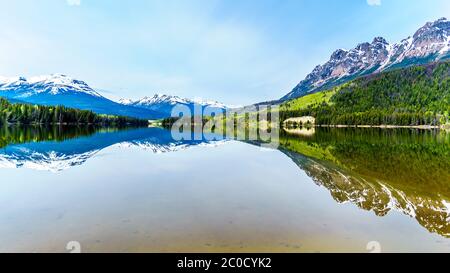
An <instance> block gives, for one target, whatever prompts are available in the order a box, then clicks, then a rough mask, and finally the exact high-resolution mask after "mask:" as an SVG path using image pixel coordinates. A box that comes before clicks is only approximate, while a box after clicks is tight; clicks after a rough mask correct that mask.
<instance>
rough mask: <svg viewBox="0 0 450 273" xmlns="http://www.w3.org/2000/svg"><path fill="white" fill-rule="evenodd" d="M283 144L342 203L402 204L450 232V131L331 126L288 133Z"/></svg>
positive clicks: (425, 222)
mask: <svg viewBox="0 0 450 273" xmlns="http://www.w3.org/2000/svg"><path fill="white" fill-rule="evenodd" d="M280 143H281V148H280V150H281V151H282V152H283V153H285V154H286V155H287V156H289V157H290V158H291V159H292V160H293V161H294V162H295V163H296V164H297V165H298V166H299V167H300V168H301V169H303V170H304V171H305V172H306V173H307V174H308V176H310V177H311V178H312V179H313V180H314V182H315V183H316V184H317V185H320V186H323V187H325V188H327V189H328V190H329V191H330V193H331V195H332V197H333V198H334V199H335V200H336V201H337V202H339V203H344V202H351V203H353V204H355V205H357V206H358V207H360V208H362V209H364V210H370V211H373V212H374V213H375V214H376V215H378V216H385V215H387V214H388V213H389V211H391V210H398V211H401V212H402V213H404V214H406V215H409V216H411V217H413V218H415V219H416V220H417V221H418V222H419V223H420V224H421V225H422V226H423V227H425V228H426V229H428V230H429V231H430V232H433V233H438V234H440V235H442V236H444V237H447V238H450V134H448V133H445V132H442V131H441V132H440V131H420V130H409V129H399V130H383V129H351V128H339V129H338V128H333V129H324V128H320V129H316V130H315V133H314V134H312V135H307V134H304V135H303V136H302V135H300V134H296V135H290V134H285V135H284V136H282V137H281V138H280Z"/></svg>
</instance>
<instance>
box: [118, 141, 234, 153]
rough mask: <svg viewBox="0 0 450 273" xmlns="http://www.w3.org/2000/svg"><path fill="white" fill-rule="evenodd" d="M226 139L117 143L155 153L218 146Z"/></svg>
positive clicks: (120, 146) (120, 145)
mask: <svg viewBox="0 0 450 273" xmlns="http://www.w3.org/2000/svg"><path fill="white" fill-rule="evenodd" d="M226 142H227V141H226V140H217V141H208V142H203V143H198V144H187V143H183V142H178V143H177V142H175V143H169V144H164V145H162V144H155V143H152V142H149V141H131V142H122V143H119V144H117V145H116V146H117V147H119V148H139V149H142V150H146V151H152V152H153V153H155V154H164V153H170V152H178V151H182V150H186V149H189V148H191V147H194V146H195V147H218V146H220V145H223V144H225V143H226Z"/></svg>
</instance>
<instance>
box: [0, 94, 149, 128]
mask: <svg viewBox="0 0 450 273" xmlns="http://www.w3.org/2000/svg"><path fill="white" fill-rule="evenodd" d="M11 123H14V124H98V125H128V124H130V125H146V124H148V121H145V120H139V119H135V118H128V117H119V116H107V115H98V114H95V113H93V112H92V111H84V110H78V109H73V108H67V107H64V106H40V105H32V104H24V103H10V102H9V101H7V100H5V99H2V98H0V124H11Z"/></svg>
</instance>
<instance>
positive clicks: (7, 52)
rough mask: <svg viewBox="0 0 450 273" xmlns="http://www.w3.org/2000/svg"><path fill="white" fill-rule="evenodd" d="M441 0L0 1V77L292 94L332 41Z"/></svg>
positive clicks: (343, 41)
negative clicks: (62, 78)
mask: <svg viewBox="0 0 450 273" xmlns="http://www.w3.org/2000/svg"><path fill="white" fill-rule="evenodd" d="M449 3H450V1H448V0H424V1H419V0H417V1H409V0H345V1H332V0H327V1H325V0H309V1H301V0H179V1H171V0H164V1H163V0H159V1H150V0H145V1H144V0H142V1H140V0H133V1H122V0H121V1H119V0H14V1H11V0H8V1H6V0H0V9H1V10H2V16H0V37H1V43H0V75H2V76H19V75H21V76H33V75H43V74H51V73H64V74H67V75H70V76H72V77H75V78H78V79H81V80H85V81H87V82H88V84H89V85H91V86H92V87H95V88H98V89H101V90H104V94H105V95H106V96H108V97H111V98H118V97H129V98H139V97H142V96H145V95H148V96H150V95H153V94H154V93H167V94H173V95H179V96H182V97H188V98H200V97H201V98H205V99H215V100H218V101H221V102H224V103H227V104H233V105H243V104H248V103H253V102H259V101H264V100H270V99H276V98H279V97H281V96H283V95H284V94H286V93H287V92H289V91H290V90H291V89H292V88H293V87H294V86H295V85H296V84H297V83H298V82H299V81H300V80H302V79H303V78H304V77H305V76H306V74H307V73H309V72H310V71H311V70H312V69H313V68H314V66H315V65H317V64H319V63H323V62H325V61H327V59H328V58H329V56H330V55H331V53H332V52H333V51H334V50H335V49H337V48H352V47H354V46H355V45H356V44H357V43H360V42H364V41H371V40H372V39H373V37H375V36H383V37H385V38H386V39H387V40H388V41H390V42H397V41H399V40H401V39H403V38H406V37H407V36H409V35H412V34H413V33H414V31H415V30H416V29H418V28H419V27H420V26H422V25H424V24H425V22H427V21H433V20H436V19H438V18H440V17H447V18H448V17H450V4H449Z"/></svg>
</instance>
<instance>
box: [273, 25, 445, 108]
mask: <svg viewBox="0 0 450 273" xmlns="http://www.w3.org/2000/svg"><path fill="white" fill-rule="evenodd" d="M449 49H450V21H448V20H447V19H446V18H441V19H439V20H437V21H435V22H429V23H426V24H425V26H423V27H421V28H420V29H419V30H418V31H417V32H416V33H415V34H414V35H413V36H412V37H408V38H406V39H404V40H402V41H401V42H400V43H396V44H389V43H388V42H387V41H386V40H385V39H384V38H382V37H377V38H375V39H374V40H373V41H372V43H362V44H359V45H358V46H357V47H356V48H354V49H351V50H345V49H338V50H336V51H335V52H334V53H333V54H332V55H331V58H330V60H329V61H328V62H327V63H325V64H323V65H318V66H316V68H314V70H313V71H312V72H311V73H310V74H309V75H308V76H307V77H306V78H305V79H304V80H303V81H301V82H300V83H299V84H298V85H297V86H296V87H295V88H294V89H293V90H292V91H291V92H290V93H289V94H287V95H286V96H284V97H283V98H281V101H286V100H290V99H294V98H298V97H302V96H304V95H307V94H310V93H314V92H318V91H321V90H325V89H328V88H331V87H334V86H336V85H339V84H342V83H345V82H347V81H349V80H352V79H355V78H356V77H359V76H363V75H369V74H372V73H377V72H382V71H386V70H392V69H395V68H403V67H407V66H410V65H417V64H427V63H430V62H434V61H438V60H444V59H449V58H450V52H449Z"/></svg>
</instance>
